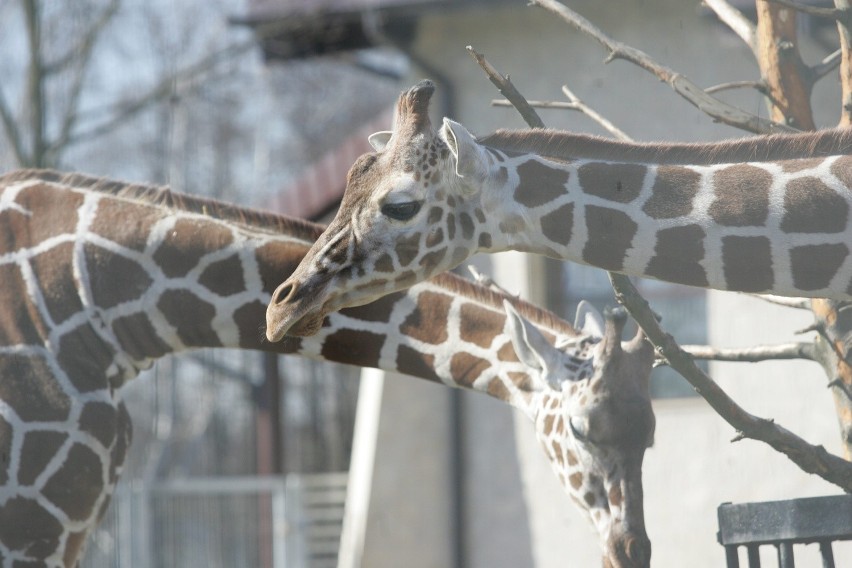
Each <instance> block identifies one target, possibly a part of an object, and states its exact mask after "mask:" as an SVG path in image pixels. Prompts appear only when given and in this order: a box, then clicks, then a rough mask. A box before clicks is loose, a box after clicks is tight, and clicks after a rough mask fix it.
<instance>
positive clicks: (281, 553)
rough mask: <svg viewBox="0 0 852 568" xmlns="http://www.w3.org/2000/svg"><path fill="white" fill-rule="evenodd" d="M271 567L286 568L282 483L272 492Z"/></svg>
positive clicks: (285, 516)
mask: <svg viewBox="0 0 852 568" xmlns="http://www.w3.org/2000/svg"><path fill="white" fill-rule="evenodd" d="M272 566H273V568H284V567H285V566H287V498H286V486H285V485H284V484H283V483H282V484H280V485H276V487H275V488H274V489H273V490H272Z"/></svg>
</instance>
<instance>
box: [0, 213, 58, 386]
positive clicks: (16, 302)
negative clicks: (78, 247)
mask: <svg viewBox="0 0 852 568" xmlns="http://www.w3.org/2000/svg"><path fill="white" fill-rule="evenodd" d="M0 230H2V228H0ZM0 283H2V284H0V305H2V306H4V310H5V312H4V317H2V318H0V345H19V344H24V345H34V344H41V343H42V341H43V340H42V332H43V333H44V334H45V335H47V330H46V326H45V325H44V322H42V321H41V318H40V317H39V315H38V310H37V308H36V307H35V306H33V305H32V303H31V302H30V301H29V296H27V293H26V284H24V278H23V276H22V275H21V271H20V269H19V268H18V267H17V266H16V265H14V264H0ZM0 376H4V375H0Z"/></svg>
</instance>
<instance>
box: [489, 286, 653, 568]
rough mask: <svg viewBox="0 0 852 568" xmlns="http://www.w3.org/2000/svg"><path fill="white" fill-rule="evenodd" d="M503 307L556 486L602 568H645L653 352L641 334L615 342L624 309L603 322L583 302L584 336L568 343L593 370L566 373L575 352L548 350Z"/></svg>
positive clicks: (537, 334)
mask: <svg viewBox="0 0 852 568" xmlns="http://www.w3.org/2000/svg"><path fill="white" fill-rule="evenodd" d="M504 306H505V308H506V312H507V314H508V315H509V318H508V326H509V331H510V335H511V337H512V343H513V345H514V348H515V352H516V353H517V355H518V357H519V358H520V359H521V361H522V362H523V363H525V364H526V365H527V366H528V367H529V368H530V369H531V370H533V371H534V372H535V373H536V374H537V376H538V377H539V378H540V381H539V382H540V383H541V384H539V385H538V386H539V389H540V393H541V396H542V397H543V400H542V401H540V403H539V404H537V405H535V407H536V408H537V409H538V414H537V416H535V417H534V420H535V424H536V428H535V430H536V434H537V436H538V438H539V440H540V442H541V443H542V445H543V446H544V449H545V452H546V453H547V455H548V456H549V457H550V463H551V465H552V466H553V468H554V470H555V471H556V474H557V476H558V477H559V479H560V480H561V481H562V484H563V486H564V487H565V488H566V489H567V490H568V493H569V495H570V496H571V497H572V498H573V499H574V501H576V502H577V504H578V505H579V506H580V507H581V508H582V509H584V510H585V511H586V512H587V513H588V515H589V517H590V519H591V521H592V523H593V524H594V525H595V527H596V528H597V530H598V534H599V535H600V538H601V547H602V550H603V555H604V561H603V565H604V567H605V568H647V567H648V566H650V562H651V541H650V540H649V539H648V535H647V533H646V531H645V520H644V508H643V492H642V460H643V457H644V455H645V450H646V449H647V448H648V447H650V446H651V444H652V442H653V438H654V425H655V419H654V413H653V409H652V408H651V399H650V394H649V391H648V379H649V375H650V371H651V367H652V363H653V359H654V351H653V347H652V346H651V344H650V343H649V342H648V341H646V340H645V337H644V334H643V333H642V332H641V330H640V331H639V332H638V333H637V334H636V336H635V337H634V338H633V339H632V340H631V341H629V342H622V341H621V334H622V331H623V329H624V324H625V322H626V314H625V312H624V310H621V309H619V310H615V311H610V312H608V313H607V314H606V322H605V323H604V321H602V320H601V318H600V314H598V313H597V311H595V310H594V308H591V306H589V305H588V304H586V303H585V302H583V303H581V305H580V307H579V308H578V310H577V323H576V324H575V327H577V328H578V329H582V331H583V334H582V335H580V336H579V337H578V338H576V339H575V341H581V342H587V343H588V348H589V349H590V350H591V359H592V360H594V361H598V362H600V364H596V365H594V367H593V368H594V372H593V373H592V374H591V375H590V376H583V375H582V374H580V375H578V374H577V373H576V372H570V370H571V369H572V367H574V368H576V365H577V357H576V356H575V355H571V353H572V352H573V353H576V351H577V349H576V348H575V349H564V348H565V347H566V346H560V345H557V346H554V345H552V344H551V343H550V342H548V341H547V339H545V338H544V337H543V336H542V335H541V333H540V332H539V331H538V329H537V328H536V327H534V326H533V325H531V324H530V323H529V322H527V321H526V320H524V319H523V318H521V317H520V316H519V315H518V314H517V312H515V310H514V309H513V308H512V306H511V305H510V304H509V303H508V302H506V303H505V304H504ZM583 352H584V350H581V353H583Z"/></svg>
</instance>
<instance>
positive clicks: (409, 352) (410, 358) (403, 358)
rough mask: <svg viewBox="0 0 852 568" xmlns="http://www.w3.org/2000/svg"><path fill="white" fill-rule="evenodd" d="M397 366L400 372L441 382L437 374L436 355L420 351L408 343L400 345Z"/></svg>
mask: <svg viewBox="0 0 852 568" xmlns="http://www.w3.org/2000/svg"><path fill="white" fill-rule="evenodd" d="M396 368H397V370H398V371H399V372H400V373H404V374H406V375H411V376H413V377H421V378H424V379H428V380H430V381H436V382H440V380H441V379H440V377H438V375H437V374H435V357H434V356H432V355H429V354H427V353H420V352H419V351H417V350H416V349H413V348H411V347H409V346H407V345H400V346H399V349H398V350H397V353H396Z"/></svg>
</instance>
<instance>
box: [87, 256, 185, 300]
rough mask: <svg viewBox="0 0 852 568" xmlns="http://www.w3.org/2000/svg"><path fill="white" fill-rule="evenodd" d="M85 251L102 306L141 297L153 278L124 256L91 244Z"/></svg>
mask: <svg viewBox="0 0 852 568" xmlns="http://www.w3.org/2000/svg"><path fill="white" fill-rule="evenodd" d="M85 254H86V264H87V268H88V273H89V279H90V283H91V288H92V297H93V299H94V301H95V303H96V304H97V305H98V306H100V307H102V308H105V309H108V308H113V307H115V306H117V305H119V304H121V303H123V302H128V301H130V300H135V299H137V298H139V297H141V296H142V294H144V293H145V292H146V291H147V290H148V288H149V287H150V286H151V283H152V282H153V280H151V277H150V276H149V275H148V272H147V271H146V270H144V269H143V268H142V267H141V266H139V265H138V264H136V263H135V262H133V261H132V260H129V259H127V258H125V257H123V256H120V255H118V254H115V253H113V252H110V251H108V250H106V249H102V248H100V247H97V246H94V245H91V244H87V245H86V246H85ZM193 264H195V262H194V261H193Z"/></svg>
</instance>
